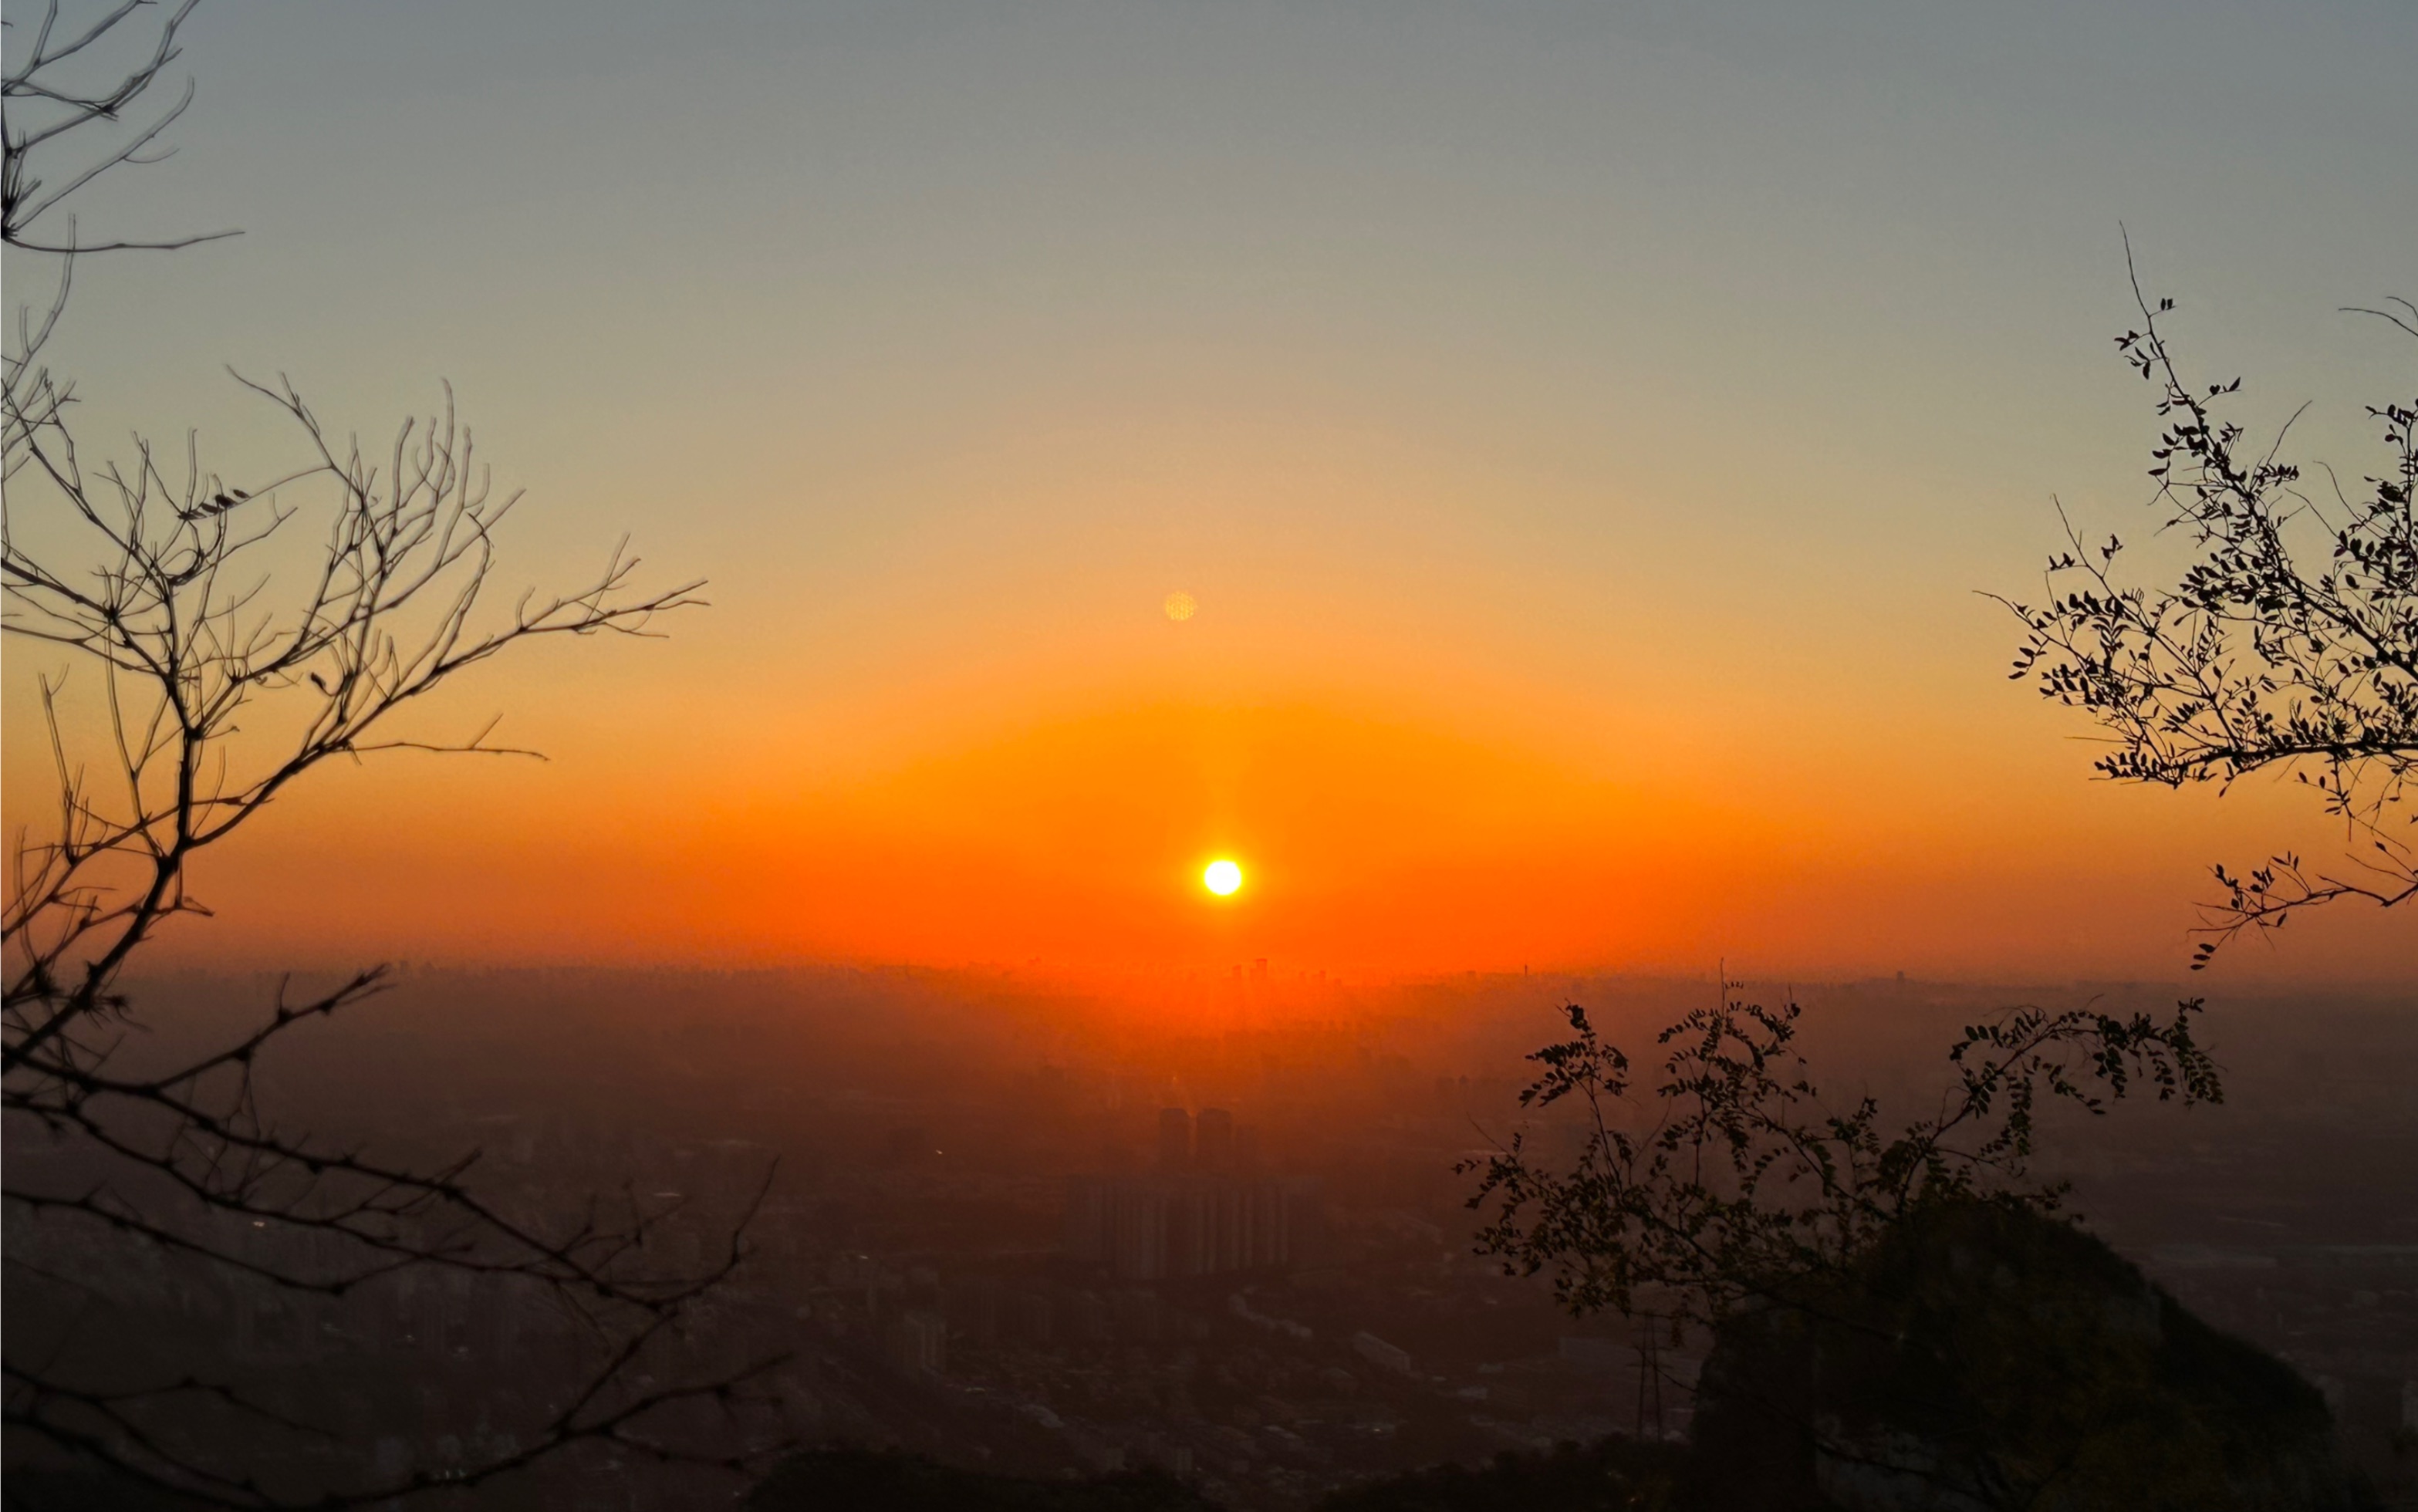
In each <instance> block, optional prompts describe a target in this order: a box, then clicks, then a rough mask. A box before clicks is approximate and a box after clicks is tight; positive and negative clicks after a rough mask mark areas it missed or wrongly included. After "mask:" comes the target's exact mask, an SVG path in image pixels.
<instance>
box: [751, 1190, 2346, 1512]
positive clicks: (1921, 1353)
mask: <svg viewBox="0 0 2418 1512" xmlns="http://www.w3.org/2000/svg"><path fill="white" fill-rule="evenodd" d="M1697 1401H1698V1413H1697V1416H1696V1420H1695V1421H1696V1432H1695V1436H1694V1440H1693V1442H1692V1443H1689V1444H1676V1443H1653V1442H1644V1441H1639V1440H1634V1439H1630V1438H1626V1437H1617V1436H1615V1437H1608V1438H1605V1439H1602V1440H1599V1441H1598V1442H1597V1443H1593V1444H1591V1445H1584V1446H1582V1445H1580V1444H1576V1443H1564V1444H1562V1445H1560V1446H1558V1447H1556V1448H1554V1449H1553V1450H1550V1451H1546V1452H1538V1453H1528V1454H1521V1453H1515V1452H1509V1451H1507V1452H1505V1453H1503V1454H1501V1455H1499V1456H1497V1457H1496V1458H1495V1459H1494V1460H1493V1462H1492V1463H1491V1464H1489V1465H1486V1466H1484V1467H1483V1468H1469V1467H1464V1466H1459V1465H1444V1466H1439V1467H1436V1468H1432V1469H1428V1470H1421V1471H1416V1472H1413V1473H1411V1474H1403V1475H1397V1476H1393V1477H1388V1478H1385V1479H1378V1480H1372V1481H1369V1482H1366V1483H1364V1484H1361V1485H1359V1486H1356V1487H1353V1488H1350V1489H1343V1490H1339V1491H1337V1492H1334V1493H1332V1494H1330V1495H1329V1496H1327V1497H1326V1498H1325V1499H1324V1501H1323V1502H1322V1503H1320V1507H1321V1508H1322V1509H1323V1512H1498V1509H1500V1512H1660V1509H1671V1512H1883V1509H1889V1512H1897V1509H1907V1512H1911V1509H1916V1508H1992V1509H1996V1508H2010V1509H2012V1508H2017V1507H2026V1508H2048V1507H2053V1508H2058V1509H2061V1512H2099V1509H2105V1512H2120V1509H2128V1512H2166V1509H2171V1512H2186V1509H2188V1512H2236V1509H2238V1512H2269V1509H2272V1512H2285V1509H2292V1512H2334V1509H2341V1512H2353V1509H2358V1508H2364V1507H2373V1506H2380V1505H2381V1503H2380V1502H2379V1501H2378V1500H2377V1499H2376V1498H2375V1497H2374V1495H2373V1494H2372V1493H2371V1492H2370V1491H2369V1490H2368V1489H2366V1487H2365V1486H2364V1483H2363V1482H2362V1481H2361V1479H2360V1477H2359V1476H2358V1475H2357V1474H2355V1473H2354V1472H2352V1471H2350V1470H2349V1469H2348V1468H2347V1467H2346V1466H2345V1465H2344V1463H2343V1461H2342V1459H2341V1457H2340V1456H2339V1454H2338V1453H2337V1451H2336V1448H2335V1444H2334V1428H2333V1423H2332V1420H2331V1418H2330V1415H2329V1413H2328V1412H2327V1410H2326V1405H2325V1402H2324V1400H2323V1398H2322V1397H2320V1396H2319V1393H2318V1392H2317V1390H2316V1389H2315V1388H2313V1387H2312V1386H2310V1385H2309V1384H2308V1383H2307V1382H2304V1381H2303V1380H2302V1379H2301V1378H2300V1377H2299V1376H2298V1375H2297V1374H2296V1373H2294V1372H2293V1370H2292V1369H2291V1367H2288V1366H2287V1365H2285V1364H2284V1363H2283V1362H2282V1361H2280V1360H2277V1359H2275V1358H2274V1357H2273V1356H2272V1355H2270V1354H2268V1353H2266V1352H2263V1351H2261V1350H2259V1349H2257V1348H2256V1347H2255V1346H2253V1345H2250V1344H2247V1343H2244V1342H2242V1341H2241V1340H2239V1339H2235V1338H2231V1337H2228V1336H2226V1335H2224V1334H2221V1333H2219V1332H2217V1331H2216V1330H2214V1329H2212V1328H2211V1327H2209V1325H2208V1324H2206V1323H2204V1322H2202V1321H2200V1320H2199V1319H2197V1318H2196V1317H2194V1316H2193V1315H2192V1313H2191V1312H2190V1311H2189V1310H2187V1309H2186V1308H2184V1307H2183V1306H2181V1304H2179V1303H2177V1302H2176V1301H2175V1300H2174V1298H2173V1297H2171V1296H2170V1295H2168V1294H2167V1293H2166V1292H2165V1291H2163V1290H2161V1289H2160V1288H2158V1287H2156V1286H2154V1285H2152V1284H2151V1283H2150V1281H2148V1280H2147V1279H2146V1278H2145V1277H2144V1276H2143V1275H2141V1273H2140V1272H2139V1271H2138V1270H2137V1269H2135V1267H2134V1266H2132V1265H2130V1264H2128V1263H2127V1262H2125V1261H2124V1260H2121V1259H2120V1258H2119V1257H2118V1256H2117V1255H2116V1253H2115V1252H2114V1251H2113V1250H2111V1249H2109V1248H2108V1247H2107V1246H2106V1245H2104V1244H2103V1243H2101V1242H2100V1241H2098V1240H2096V1239H2093V1238H2091V1237H2090V1236H2089V1235H2088V1234H2085V1233H2083V1232H2081V1231H2080V1230H2079V1229H2075V1228H2074V1227H2072V1226H2071V1225H2068V1224H2064V1223H2060V1222H2058V1221H2057V1220H2055V1219H2052V1218H2047V1217H2043V1216H2042V1215H2041V1214H2037V1213H2035V1212H2032V1211H2030V1210H2029V1209H2028V1208H2026V1207H2024V1206H2022V1205H2020V1204H2015V1203H2005V1202H1981V1201H1977V1202H1968V1203H1959V1204H1954V1205H1949V1206H1942V1207H1939V1208H1935V1209H1931V1210H1928V1211H1926V1212H1924V1213H1922V1214H1919V1215H1917V1216H1915V1217H1913V1218H1911V1219H1909V1220H1908V1221H1907V1222H1905V1224H1904V1225H1902V1226H1901V1227H1900V1228H1899V1229H1897V1230H1896V1231H1894V1232H1892V1233H1891V1234H1890V1235H1889V1236H1888V1237H1887V1238H1886V1239H1884V1240H1883V1241H1882V1242H1881V1243H1880V1244H1878V1245H1875V1247H1874V1248H1873V1250H1872V1251H1871V1252H1870V1253H1869V1255H1868V1256H1867V1257H1865V1259H1864V1260H1862V1261H1861V1262H1860V1263H1859V1265H1858V1266H1857V1267H1856V1268H1855V1272H1854V1274H1853V1275H1843V1276H1841V1277H1839V1278H1838V1279H1837V1281H1836V1284H1835V1285H1833V1286H1832V1287H1831V1288H1830V1289H1829V1291H1828V1292H1827V1294H1826V1295H1825V1296H1823V1297H1821V1298H1819V1299H1813V1300H1809V1301H1807V1302H1805V1303H1802V1304H1799V1305H1793V1306H1764V1307H1758V1308H1752V1309H1747V1310H1744V1311H1741V1312H1739V1313H1737V1314H1735V1315H1734V1316H1732V1317H1731V1318H1730V1319H1729V1320H1727V1321H1725V1322H1724V1323H1723V1324H1722V1326H1721V1328H1720V1330H1719V1334H1718V1338H1717V1341H1716V1343H1715V1346H1714V1349H1713V1352H1712V1353H1711V1356H1710V1358H1709V1359H1708V1360H1707V1361H1706V1367H1705V1371H1704V1376H1703V1380H1702V1382H1701V1383H1700V1386H1699V1388H1698V1396H1697ZM747 1505H748V1506H749V1507H750V1508H751V1509H753V1512H807V1509H816V1512H825V1509H828V1512H859V1509H861V1512H923V1509H925V1508H932V1509H936V1512H937V1509H939V1508H943V1507H958V1508H972V1509H982V1508H998V1509H1001V1512H1009V1509H1025V1508H1034V1509H1039V1508H1051V1509H1057V1508H1064V1509H1067V1512H1077V1509H1085V1512H1088V1509H1097V1512H1126V1509H1131V1512H1144V1509H1159V1508H1167V1509H1176V1508H1192V1507H1205V1506H1207V1505H1209V1504H1208V1503H1207V1502H1204V1501H1203V1500H1201V1497H1200V1496H1199V1495H1198V1494H1197V1493H1196V1492H1194V1491H1193V1490H1191V1489H1187V1488H1186V1486H1184V1485H1183V1484H1181V1483H1180V1482H1178V1481H1176V1480H1174V1479H1172V1478H1170V1477H1167V1476H1165V1475H1162V1474H1117V1475H1110V1476H1105V1477H1098V1478H1094V1479H1090V1480H1080V1481H1054V1482H1053V1481H1044V1480H1037V1479H1024V1478H1018V1477H1012V1476H1005V1475H998V1474H987V1473H983V1472H977V1471H968V1470H958V1469H952V1468H949V1467H947V1466H944V1465H941V1464H940V1463H937V1462H935V1461H932V1460H929V1459H917V1458H914V1457H911V1456H908V1455H903V1454H895V1453H880V1452H873V1451H866V1450H855V1449H824V1450H818V1451H815V1452H812V1453H808V1454H804V1455H801V1456H799V1457H797V1458H795V1459H791V1460H789V1461H788V1462H787V1463H786V1464H784V1465H782V1466H781V1467H780V1468H779V1469H778V1470H777V1471H776V1472H775V1473H774V1474H773V1475H772V1476H771V1477H770V1478H768V1479H767V1480H766V1481H764V1482H763V1484H761V1485H760V1486H759V1487H758V1488H757V1489H756V1490H755V1492H754V1494H753V1495H752V1496H751V1497H750V1498H749V1500H748V1502H747Z"/></svg>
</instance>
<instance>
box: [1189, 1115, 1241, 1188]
mask: <svg viewBox="0 0 2418 1512" xmlns="http://www.w3.org/2000/svg"><path fill="white" fill-rule="evenodd" d="M1192 1165H1193V1168H1194V1169H1196V1170H1201V1171H1206V1172H1208V1173H1210V1174H1211V1175H1216V1176H1222V1175H1224V1174H1226V1173H1227V1172H1228V1171H1231V1170H1232V1169H1233V1168H1234V1115H1233V1114H1232V1113H1229V1112H1227V1111H1226V1110H1225V1109H1224V1108H1222V1107H1204V1108H1202V1109H1201V1117H1200V1118H1199V1119H1197V1120H1195V1121H1194V1123H1193V1125H1192Z"/></svg>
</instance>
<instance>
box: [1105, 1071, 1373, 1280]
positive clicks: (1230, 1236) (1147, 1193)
mask: <svg viewBox="0 0 2418 1512" xmlns="http://www.w3.org/2000/svg"><path fill="white" fill-rule="evenodd" d="M1250 1135H1251V1131H1250V1130H1248V1129H1237V1128H1236V1126H1235V1124H1234V1118H1233V1115H1232V1114H1231V1113H1229V1112H1227V1111H1226V1110H1225V1109H1224V1108H1220V1107H1209V1108H1203V1109H1201V1114H1200V1117H1199V1118H1198V1119H1195V1118H1194V1117H1193V1116H1192V1114H1190V1113H1189V1112H1187V1111H1186V1110H1185V1109H1184V1108H1181V1107H1171V1108H1167V1109H1165V1110H1164V1111H1162V1112H1161V1113H1160V1114H1159V1116H1158V1168H1157V1169H1156V1170H1155V1171H1154V1172H1152V1173H1151V1174H1149V1175H1139V1176H1076V1177H1073V1178H1071V1179H1070V1180H1069V1181H1068V1183H1067V1191H1066V1222H1065V1235H1064V1245H1063V1249H1064V1254H1065V1255H1066V1257H1067V1258H1068V1259H1069V1260H1075V1261H1077V1262H1079V1263H1081V1264H1086V1265H1092V1266H1096V1267H1098V1268H1100V1269H1101V1270H1102V1271H1104V1272H1106V1273H1107V1274H1108V1275H1110V1276H1112V1277H1114V1278H1115V1279H1117V1280H1120V1281H1170V1280H1183V1279H1186V1278H1191V1277H1200V1276H1220V1275H1241V1274H1243V1273H1246V1272H1253V1271H1277V1270H1283V1269H1286V1268H1288V1267H1291V1266H1295V1265H1300V1264H1304V1263H1308V1262H1309V1261H1311V1260H1315V1259H1316V1258H1317V1255H1318V1253H1319V1249H1320V1247H1321V1244H1322V1241H1323V1240H1324V1234H1325V1206H1324V1191H1323V1188H1322V1187H1321V1185H1320V1183H1319V1182H1318V1180H1317V1178H1315V1177H1278V1176H1268V1175H1263V1174H1261V1173H1260V1172H1259V1171H1258V1164H1259V1162H1258V1159H1257V1153H1256V1141H1255V1140H1253V1139H1252V1138H1250Z"/></svg>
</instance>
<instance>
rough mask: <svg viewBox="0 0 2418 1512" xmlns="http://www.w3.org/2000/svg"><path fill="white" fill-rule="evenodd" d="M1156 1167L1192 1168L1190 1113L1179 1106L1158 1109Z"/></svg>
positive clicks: (1173, 1169) (1169, 1168) (1163, 1168)
mask: <svg viewBox="0 0 2418 1512" xmlns="http://www.w3.org/2000/svg"><path fill="white" fill-rule="evenodd" d="M1158 1168H1159V1169H1161V1170H1163V1171H1170V1172H1173V1171H1180V1170H1190V1169H1191V1168H1192V1115H1191V1114H1189V1113H1187V1112H1186V1111H1185V1110H1184V1109H1182V1108H1180V1107H1166V1108H1161V1109H1159V1114H1158Z"/></svg>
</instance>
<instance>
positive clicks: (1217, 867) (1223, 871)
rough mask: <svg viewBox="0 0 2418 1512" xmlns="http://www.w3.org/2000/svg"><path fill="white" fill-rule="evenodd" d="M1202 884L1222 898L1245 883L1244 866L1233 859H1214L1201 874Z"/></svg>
mask: <svg viewBox="0 0 2418 1512" xmlns="http://www.w3.org/2000/svg"><path fill="white" fill-rule="evenodd" d="M1242 885H1243V868H1241V867H1240V866H1237V865H1235V864H1234V863H1232V862H1231V861H1213V862H1211V863H1209V869H1208V870H1207V871H1205V872H1202V873H1201V886H1203V887H1205V888H1207V889H1208V890H1209V891H1210V892H1212V893H1217V895H1218V896H1219V897H1221V898H1222V897H1225V896H1228V895H1229V894H1231V893H1232V892H1233V891H1234V889H1236V888H1238V887H1240V886H1242Z"/></svg>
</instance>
